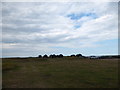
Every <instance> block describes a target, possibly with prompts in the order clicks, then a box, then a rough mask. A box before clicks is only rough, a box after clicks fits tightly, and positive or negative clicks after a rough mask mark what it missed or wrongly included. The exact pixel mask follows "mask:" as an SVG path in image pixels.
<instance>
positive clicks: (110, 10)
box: [2, 2, 118, 57]
mask: <svg viewBox="0 0 120 90" xmlns="http://www.w3.org/2000/svg"><path fill="white" fill-rule="evenodd" d="M2 35H3V36H2V40H3V41H2V46H3V47H2V48H3V53H2V54H3V57H12V56H38V55H39V54H41V55H44V54H48V55H49V54H60V53H62V54H64V55H71V54H78V53H81V54H83V55H111V54H112V55H113V54H118V3H117V2H112V3H110V2H101V3H98V2H36V3H33V2H21V3H20V2H4V3H2Z"/></svg>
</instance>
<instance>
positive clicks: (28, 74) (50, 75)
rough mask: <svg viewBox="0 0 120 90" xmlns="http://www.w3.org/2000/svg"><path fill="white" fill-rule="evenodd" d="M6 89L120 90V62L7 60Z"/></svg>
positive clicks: (39, 59)
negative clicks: (119, 79) (73, 89)
mask: <svg viewBox="0 0 120 90" xmlns="http://www.w3.org/2000/svg"><path fill="white" fill-rule="evenodd" d="M2 88H118V60H117V59H88V58H78V57H63V58H3V59H2Z"/></svg>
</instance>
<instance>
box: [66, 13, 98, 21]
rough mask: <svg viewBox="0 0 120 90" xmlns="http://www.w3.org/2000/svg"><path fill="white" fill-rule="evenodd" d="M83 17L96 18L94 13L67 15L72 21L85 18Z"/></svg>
mask: <svg viewBox="0 0 120 90" xmlns="http://www.w3.org/2000/svg"><path fill="white" fill-rule="evenodd" d="M85 16H87V17H92V18H97V15H96V14H95V13H81V14H74V13H72V14H69V15H67V17H70V19H72V20H78V19H80V18H82V17H85Z"/></svg>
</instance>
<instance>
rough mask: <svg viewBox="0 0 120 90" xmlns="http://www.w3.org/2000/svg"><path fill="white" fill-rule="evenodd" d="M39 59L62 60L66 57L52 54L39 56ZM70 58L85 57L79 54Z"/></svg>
mask: <svg viewBox="0 0 120 90" xmlns="http://www.w3.org/2000/svg"><path fill="white" fill-rule="evenodd" d="M38 57H39V58H62V57H64V56H63V55H62V54H59V55H55V54H51V55H49V56H48V55H46V54H45V55H43V56H42V55H39V56H38ZM70 57H84V56H82V54H77V55H74V54H73V55H71V56H70Z"/></svg>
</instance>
